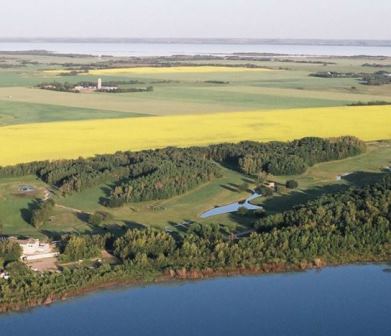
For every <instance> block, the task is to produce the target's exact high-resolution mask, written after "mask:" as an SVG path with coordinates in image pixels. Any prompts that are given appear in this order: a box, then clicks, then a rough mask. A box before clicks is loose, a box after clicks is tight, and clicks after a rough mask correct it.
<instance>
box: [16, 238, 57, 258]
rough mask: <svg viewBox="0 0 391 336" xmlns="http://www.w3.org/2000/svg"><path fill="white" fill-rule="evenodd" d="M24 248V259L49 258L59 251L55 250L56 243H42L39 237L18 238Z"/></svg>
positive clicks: (55, 255)
mask: <svg viewBox="0 0 391 336" xmlns="http://www.w3.org/2000/svg"><path fill="white" fill-rule="evenodd" d="M16 242H17V243H18V244H19V245H20V247H21V248H22V256H21V257H20V258H21V260H23V261H33V260H41V259H47V258H55V257H57V256H58V254H59V253H58V252H56V251H55V250H54V245H53V244H50V243H42V242H40V241H39V239H26V240H18V239H17V240H16Z"/></svg>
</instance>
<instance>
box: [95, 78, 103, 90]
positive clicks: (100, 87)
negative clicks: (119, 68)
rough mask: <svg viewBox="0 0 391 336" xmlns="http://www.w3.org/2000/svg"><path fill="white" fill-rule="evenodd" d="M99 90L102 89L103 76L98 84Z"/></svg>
mask: <svg viewBox="0 0 391 336" xmlns="http://www.w3.org/2000/svg"><path fill="white" fill-rule="evenodd" d="M96 88H97V89H98V90H102V78H99V79H98V86H97V87H96Z"/></svg>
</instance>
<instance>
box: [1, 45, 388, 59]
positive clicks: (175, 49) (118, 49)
mask: <svg viewBox="0 0 391 336" xmlns="http://www.w3.org/2000/svg"><path fill="white" fill-rule="evenodd" d="M0 50H2V51H10V50H12V51H23V50H47V51H52V52H56V53H75V54H90V55H112V56H171V55H179V54H180V55H228V54H231V53H250V52H257V53H281V54H296V55H304V54H305V55H315V56H316V55H338V56H352V55H369V56H378V55H382V56H391V47H375V46H373V47H368V46H367V47H363V46H325V45H323V46H321V45H284V44H281V45H278V44H272V45H268V44H259V45H256V44H202V43H199V44H183V43H55V42H50V43H49V42H47V43H44V42H0Z"/></svg>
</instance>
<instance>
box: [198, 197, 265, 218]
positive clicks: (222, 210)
mask: <svg viewBox="0 0 391 336" xmlns="http://www.w3.org/2000/svg"><path fill="white" fill-rule="evenodd" d="M260 196H261V194H257V193H254V194H252V195H251V196H250V197H248V198H247V199H246V200H245V201H244V202H242V203H241V202H235V203H231V204H227V205H223V206H221V207H216V208H213V209H211V210H208V211H205V212H204V213H202V214H201V216H200V217H201V218H209V217H213V216H217V215H222V214H226V213H232V212H237V211H238V210H239V209H240V208H245V209H247V210H261V209H263V208H262V207H261V206H257V205H253V204H251V201H252V200H254V199H256V198H258V197H260Z"/></svg>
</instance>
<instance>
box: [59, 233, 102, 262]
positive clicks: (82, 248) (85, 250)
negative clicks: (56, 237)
mask: <svg viewBox="0 0 391 336" xmlns="http://www.w3.org/2000/svg"><path fill="white" fill-rule="evenodd" d="M106 240H107V237H106V236H104V235H92V236H88V235H86V236H72V237H69V239H67V240H66V241H65V244H64V245H65V247H64V248H63V251H62V254H61V259H62V260H63V261H78V260H82V259H90V258H94V257H99V256H100V255H101V252H102V250H103V249H105V247H106ZM63 243H64V242H63Z"/></svg>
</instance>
